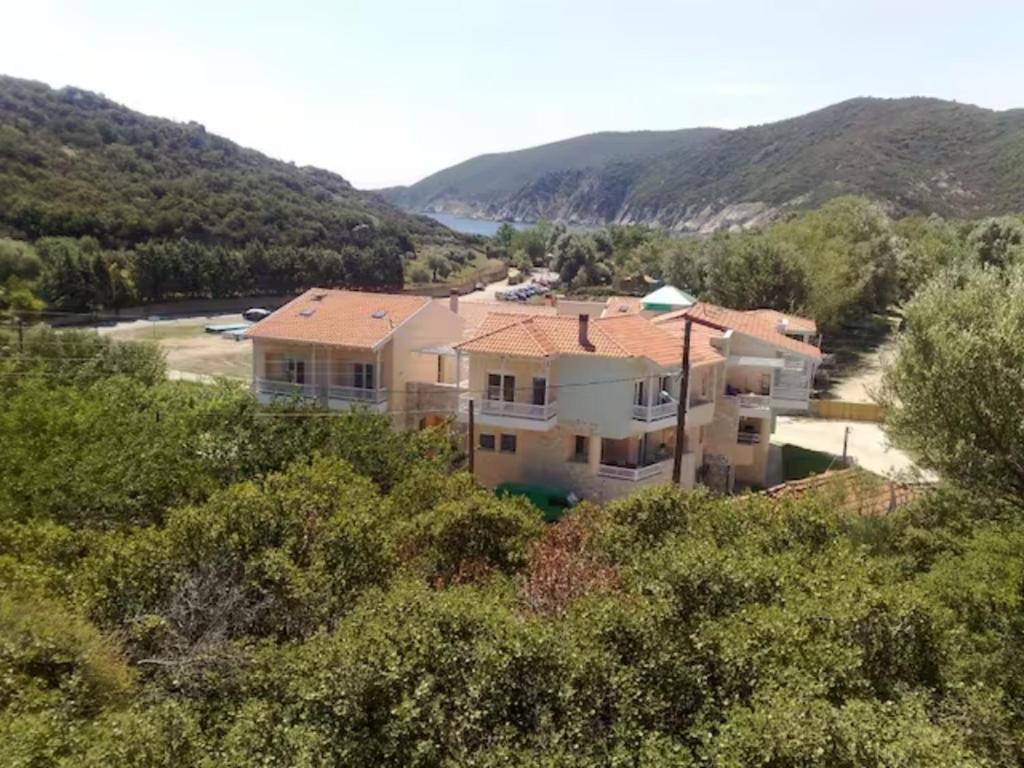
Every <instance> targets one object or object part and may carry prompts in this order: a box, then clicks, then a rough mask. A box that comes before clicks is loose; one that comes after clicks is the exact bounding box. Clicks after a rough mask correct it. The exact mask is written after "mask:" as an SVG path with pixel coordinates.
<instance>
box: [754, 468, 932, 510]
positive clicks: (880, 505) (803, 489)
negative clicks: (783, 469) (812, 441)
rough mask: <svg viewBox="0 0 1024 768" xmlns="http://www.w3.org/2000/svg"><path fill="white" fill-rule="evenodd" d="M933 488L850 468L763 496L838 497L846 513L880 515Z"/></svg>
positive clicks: (774, 489) (782, 486)
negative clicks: (830, 495)
mask: <svg viewBox="0 0 1024 768" xmlns="http://www.w3.org/2000/svg"><path fill="white" fill-rule="evenodd" d="M932 488H933V486H932V485H931V484H929V483H901V482H897V481H895V480H888V479H886V478H882V477H878V476H877V475H873V474H871V473H870V472H866V471H864V470H861V469H856V468H849V469H840V470H835V471H830V472H823V473H822V474H820V475H813V476H812V477H807V478H804V479H803V480H793V481H790V482H788V483H781V484H780V485H776V486H773V487H771V488H769V489H767V490H765V491H762V494H763V495H765V496H768V497H770V498H773V499H781V498H800V497H802V496H805V495H808V494H834V495H836V496H838V499H837V504H838V508H839V509H841V510H842V511H843V512H848V513H853V514H858V515H869V516H881V515H887V514H890V513H892V512H895V511H896V510H897V509H899V508H900V507H904V506H906V505H907V504H909V503H910V502H912V501H915V500H916V499H919V498H921V497H922V496H924V495H925V494H926V493H928V492H930V491H931V490H932Z"/></svg>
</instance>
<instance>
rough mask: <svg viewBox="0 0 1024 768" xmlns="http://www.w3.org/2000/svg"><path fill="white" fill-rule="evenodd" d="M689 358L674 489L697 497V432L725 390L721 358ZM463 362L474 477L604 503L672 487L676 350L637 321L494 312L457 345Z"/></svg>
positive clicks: (697, 349)
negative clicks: (645, 488) (650, 487)
mask: <svg viewBox="0 0 1024 768" xmlns="http://www.w3.org/2000/svg"><path fill="white" fill-rule="evenodd" d="M712 333H713V332H712V331H710V330H701V331H699V332H698V334H697V335H698V336H699V337H700V339H699V340H698V341H697V343H695V344H694V351H693V353H692V355H691V375H690V382H689V391H688V392H687V393H683V396H686V397H688V399H689V408H688V416H687V421H686V431H685V434H684V445H683V450H684V453H683V460H682V478H681V484H682V485H683V486H685V487H692V486H693V485H694V483H695V482H696V480H697V470H698V468H699V467H700V466H701V464H702V461H703V453H702V451H703V439H704V430H705V428H706V427H707V426H708V425H710V424H711V422H712V420H713V417H714V414H715V408H716V402H715V401H716V395H717V393H718V392H719V391H721V389H722V386H723V379H722V375H723V370H724V362H725V358H724V356H723V355H722V354H720V353H719V352H718V351H716V350H715V349H713V348H712V346H711V345H710V344H709V343H707V342H708V340H709V339H710V337H711V335H712ZM455 350H456V354H457V356H458V358H459V360H460V363H459V365H460V366H461V361H462V360H463V359H465V360H468V391H467V392H466V393H465V394H464V395H463V397H462V401H463V406H462V408H461V411H460V418H462V419H464V420H465V419H466V417H467V409H468V403H469V401H470V400H472V401H473V407H474V422H475V433H476V434H475V445H474V450H475V452H476V476H477V479H478V480H479V481H480V482H482V483H483V484H484V485H487V486H489V487H496V486H498V485H501V484H503V483H530V484H538V485H545V486H552V487H557V488H560V489H564V490H566V491H571V492H573V493H575V494H576V495H578V496H581V497H586V498H590V499H595V500H598V501H603V500H607V499H611V498H615V497H617V496H621V495H625V494H628V493H631V492H632V491H634V490H636V488H638V487H639V486H641V485H646V484H655V483H663V482H668V481H670V480H671V477H672V457H673V452H674V450H675V442H676V422H677V413H678V408H679V404H678V399H679V397H680V384H681V377H680V364H681V348H680V344H679V341H678V340H677V339H676V338H674V337H673V336H672V335H671V334H670V333H668V332H666V331H665V330H662V329H660V328H658V327H657V326H655V325H654V324H653V323H651V322H650V321H649V320H648V319H646V318H644V317H641V316H639V315H623V316H620V317H607V318H594V319H591V317H590V316H589V315H579V316H576V317H572V316H568V315H555V316H550V315H526V316H524V315H520V314H501V313H492V314H490V315H488V317H487V318H486V319H485V320H484V321H483V323H481V325H480V326H479V328H478V330H477V334H476V335H475V336H473V337H472V338H470V339H467V340H466V341H463V342H462V343H460V344H457V345H456V346H455Z"/></svg>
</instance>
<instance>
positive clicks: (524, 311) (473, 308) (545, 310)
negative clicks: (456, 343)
mask: <svg viewBox="0 0 1024 768" xmlns="http://www.w3.org/2000/svg"><path fill="white" fill-rule="evenodd" d="M434 301H436V302H438V303H442V304H443V305H444V306H445V307H447V306H448V299H434ZM495 312H497V313H499V314H504V315H523V316H535V315H547V316H550V317H554V316H555V315H556V314H558V312H557V309H556V308H555V307H552V306H549V305H547V304H519V303H516V302H511V301H460V302H459V317H461V318H462V319H463V320H465V321H466V327H465V330H464V331H463V335H462V338H464V339H471V338H473V337H474V336H477V335H479V333H480V326H481V325H483V322H484V320H485V319H486V318H487V316H488V315H490V314H494V313H495Z"/></svg>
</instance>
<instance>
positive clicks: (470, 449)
mask: <svg viewBox="0 0 1024 768" xmlns="http://www.w3.org/2000/svg"><path fill="white" fill-rule="evenodd" d="M475 448H476V429H475V428H474V425H473V400H472V399H470V401H469V445H468V446H467V450H466V455H467V456H468V457H469V475H470V477H472V476H473V454H474V453H475Z"/></svg>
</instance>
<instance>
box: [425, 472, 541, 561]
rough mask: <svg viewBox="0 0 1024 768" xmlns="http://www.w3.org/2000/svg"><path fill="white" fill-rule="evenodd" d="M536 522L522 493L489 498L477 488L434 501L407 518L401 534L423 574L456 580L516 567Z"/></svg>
mask: <svg viewBox="0 0 1024 768" xmlns="http://www.w3.org/2000/svg"><path fill="white" fill-rule="evenodd" d="M540 528H541V520H540V516H539V515H538V514H537V510H536V508H535V507H533V506H532V505H531V504H530V503H529V502H528V501H526V500H525V499H523V498H521V497H510V498H505V499H495V498H494V497H493V496H492V495H491V494H489V493H483V492H479V491H478V492H475V493H473V494H472V495H470V496H468V497H465V498H460V499H457V500H456V499H452V500H450V501H440V503H438V504H437V505H436V506H434V507H432V508H431V509H429V510H427V511H425V512H423V513H421V514H420V515H418V516H417V517H415V518H413V520H412V521H411V525H410V529H409V532H408V533H407V534H406V536H407V546H408V547H409V548H410V549H411V551H412V552H413V553H414V556H415V558H416V559H417V560H419V561H420V562H421V563H422V564H423V566H422V567H423V568H424V569H425V570H426V573H427V574H428V578H430V579H431V580H433V579H440V580H442V581H448V580H456V581H458V580H462V579H466V578H471V577H473V576H475V575H479V574H482V573H486V572H489V571H491V570H497V571H500V572H504V573H511V572H513V571H515V570H517V569H518V568H519V566H521V565H522V563H523V562H524V561H525V559H526V554H527V548H528V546H529V544H530V543H531V542H532V541H533V540H534V539H535V538H536V537H537V535H538V534H539V533H540Z"/></svg>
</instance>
